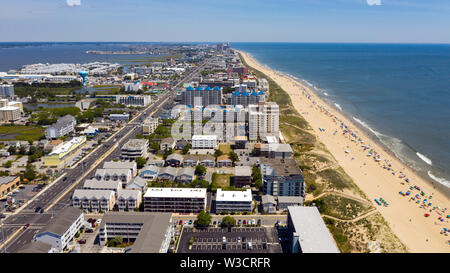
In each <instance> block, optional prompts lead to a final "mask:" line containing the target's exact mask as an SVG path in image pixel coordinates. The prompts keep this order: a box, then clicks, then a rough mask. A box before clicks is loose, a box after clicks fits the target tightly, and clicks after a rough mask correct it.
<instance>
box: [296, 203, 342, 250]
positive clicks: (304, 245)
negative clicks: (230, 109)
mask: <svg viewBox="0 0 450 273" xmlns="http://www.w3.org/2000/svg"><path fill="white" fill-rule="evenodd" d="M287 233H288V242H289V250H290V252H291V253H339V250H338V248H337V246H336V243H335V242H334V240H333V237H331V234H330V232H329V231H328V229H327V227H326V225H325V223H324V222H323V219H322V216H321V215H320V212H319V210H318V209H317V207H303V206H292V207H291V206H289V207H288V208H287Z"/></svg>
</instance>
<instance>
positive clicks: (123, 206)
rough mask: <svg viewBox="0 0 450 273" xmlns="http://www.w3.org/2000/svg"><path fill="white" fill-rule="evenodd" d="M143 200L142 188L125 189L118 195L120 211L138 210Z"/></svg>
mask: <svg viewBox="0 0 450 273" xmlns="http://www.w3.org/2000/svg"><path fill="white" fill-rule="evenodd" d="M141 202H142V192H141V191H140V190H133V189H123V190H121V191H120V193H119V196H118V197H117V205H118V207H119V210H120V211H124V210H130V211H133V210H136V209H138V208H139V206H140V205H141Z"/></svg>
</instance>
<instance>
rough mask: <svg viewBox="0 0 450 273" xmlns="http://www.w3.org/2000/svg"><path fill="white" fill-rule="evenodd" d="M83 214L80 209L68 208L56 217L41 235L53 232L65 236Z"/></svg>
mask: <svg viewBox="0 0 450 273" xmlns="http://www.w3.org/2000/svg"><path fill="white" fill-rule="evenodd" d="M81 214H82V211H81V210H80V209H78V208H75V207H66V208H64V209H62V210H61V211H60V212H59V213H58V214H57V215H56V217H53V219H51V220H50V222H49V223H48V224H47V225H46V226H45V227H44V228H43V229H42V231H41V232H40V233H44V232H51V233H54V234H57V235H63V234H64V233H65V232H66V231H67V230H68V229H69V228H70V226H71V225H72V224H73V223H74V222H75V221H76V220H77V219H78V217H80V215H81Z"/></svg>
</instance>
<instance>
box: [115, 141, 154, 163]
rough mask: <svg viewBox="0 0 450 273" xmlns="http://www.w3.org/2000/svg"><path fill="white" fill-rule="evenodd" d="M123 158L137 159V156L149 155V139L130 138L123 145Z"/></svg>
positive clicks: (144, 156) (145, 156)
mask: <svg viewBox="0 0 450 273" xmlns="http://www.w3.org/2000/svg"><path fill="white" fill-rule="evenodd" d="M121 153H122V159H124V160H136V158H137V157H142V158H147V157H148V140H147V139H130V140H128V141H127V143H125V144H124V145H123V146H122V150H121Z"/></svg>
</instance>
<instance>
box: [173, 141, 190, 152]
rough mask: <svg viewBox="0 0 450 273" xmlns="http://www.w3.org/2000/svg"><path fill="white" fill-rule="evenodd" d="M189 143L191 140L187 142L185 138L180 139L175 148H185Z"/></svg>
mask: <svg viewBox="0 0 450 273" xmlns="http://www.w3.org/2000/svg"><path fill="white" fill-rule="evenodd" d="M188 144H189V142H187V140H185V139H180V140H178V141H177V143H176V144H175V150H183V149H184V147H186V146H187V145H188Z"/></svg>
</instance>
